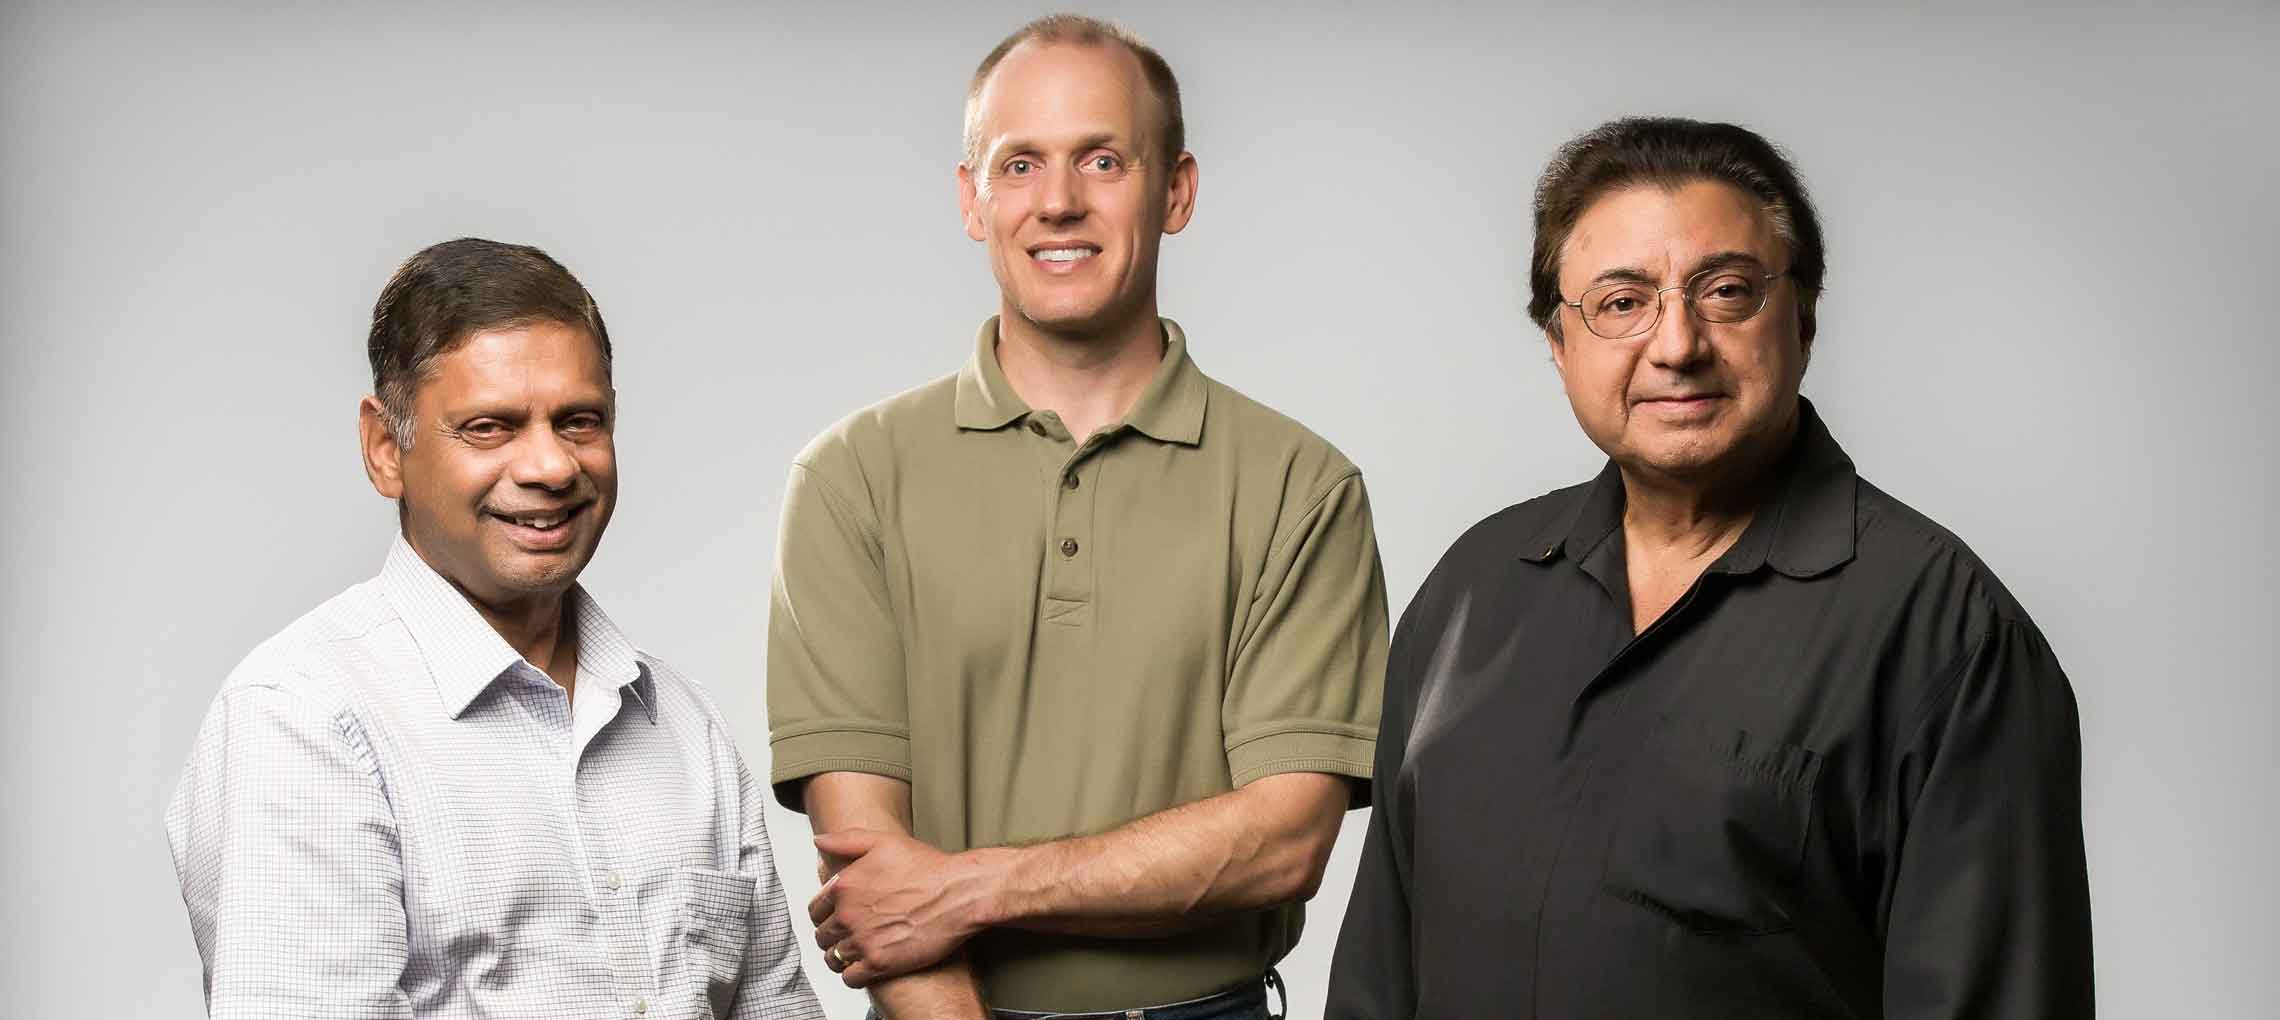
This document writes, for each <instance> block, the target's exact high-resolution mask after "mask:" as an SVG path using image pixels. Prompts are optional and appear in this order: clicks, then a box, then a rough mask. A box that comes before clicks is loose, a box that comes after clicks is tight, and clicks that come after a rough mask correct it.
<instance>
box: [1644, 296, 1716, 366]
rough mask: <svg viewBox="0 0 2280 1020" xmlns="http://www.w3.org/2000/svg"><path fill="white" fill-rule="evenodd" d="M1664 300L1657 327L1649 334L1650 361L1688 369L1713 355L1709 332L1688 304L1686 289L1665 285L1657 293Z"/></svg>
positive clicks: (1647, 355) (1659, 298) (1648, 354)
mask: <svg viewBox="0 0 2280 1020" xmlns="http://www.w3.org/2000/svg"><path fill="white" fill-rule="evenodd" d="M1655 300H1656V301H1658V302H1660V303H1661V307H1660V308H1659V309H1657V311H1658V313H1659V314H1658V315H1657V317H1656V319H1655V328H1654V329H1653V330H1652V331H1651V332H1649V333H1648V334H1647V349H1646V351H1645V354H1646V358H1647V360H1648V361H1650V362H1652V363H1654V364H1655V365H1657V366H1659V367H1662V368H1670V369H1678V370H1682V371H1683V370H1685V369H1686V368H1688V367H1691V366H1693V365H1694V364H1696V363H1697V362H1700V361H1702V360H1703V359H1705V358H1707V357H1708V356H1709V354H1710V343H1709V339H1710V338H1709V334H1708V331H1707V330H1705V329H1704V327H1703V325H1702V320H1700V319H1698V318H1695V316H1694V308H1693V307H1692V306H1691V305H1689V304H1687V301H1686V288H1684V287H1666V288H1664V289H1663V290H1662V291H1660V292H1658V293H1657V294H1656V295H1655Z"/></svg>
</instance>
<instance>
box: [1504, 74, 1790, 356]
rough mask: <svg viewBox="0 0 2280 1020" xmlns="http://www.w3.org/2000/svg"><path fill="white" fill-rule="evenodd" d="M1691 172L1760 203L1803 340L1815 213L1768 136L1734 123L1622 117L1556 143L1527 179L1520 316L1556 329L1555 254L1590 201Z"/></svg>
mask: <svg viewBox="0 0 2280 1020" xmlns="http://www.w3.org/2000/svg"><path fill="white" fill-rule="evenodd" d="M1691 181H1717V182H1720V183H1723V184H1728V185H1732V186H1733V187H1735V188H1738V189H1740V190H1741V191H1742V192H1743V193H1744V194H1747V195H1751V196H1754V197H1756V198H1757V200H1758V201H1759V202H1761V203H1763V204H1764V207H1765V211H1766V215H1767V216H1768V217H1770V218H1771V219H1772V220H1773V232H1774V236H1776V237H1779V238H1781V240H1782V242H1783V243H1785V244H1787V245H1788V246H1789V253H1790V261H1789V277H1790V279H1791V280H1793V281H1795V282H1796V284H1797V286H1798V288H1799V290H1800V294H1799V301H1798V302H1797V314H1798V317H1799V322H1798V328H1799V335H1800V337H1801V339H1803V340H1804V341H1806V342H1808V343H1810V342H1811V341H1812V339H1813V305H1814V300H1813V299H1814V298H1816V297H1818V296H1819V295H1820V293H1821V281H1822V279H1823V277H1824V276H1826V275H1827V273H1828V256H1827V252H1826V251H1825V250H1824V249H1823V247H1822V242H1821V220H1820V218H1819V217H1818V216H1816V215H1814V213H1813V201H1812V199H1811V197H1809V196H1808V195H1807V194H1806V193H1805V182H1804V181H1803V180H1801V179H1800V178H1799V177H1798V174H1797V168H1796V167H1795V166H1792V165H1790V162H1789V159H1788V157H1786V156H1784V155H1783V154H1782V152H1781V150H1780V149H1779V148H1776V147H1775V146H1774V144H1773V143H1772V142H1769V141H1767V140H1765V138H1764V137H1763V136H1761V135H1759V134H1758V133H1757V132H1754V131H1751V130H1749V129H1748V128H1745V127H1741V126H1739V125H1734V124H1718V123H1710V122H1706V121H1699V120H1687V119H1685V118H1682V117H1625V118H1623V119H1621V120H1613V121H1609V122H1607V123H1605V124H1601V125H1600V126H1598V127H1595V128H1592V129H1591V130H1589V131H1586V132H1584V133H1583V134H1581V135H1578V136H1577V137H1576V138H1575V140H1573V141H1571V142H1569V143H1567V144H1566V145H1562V146H1560V149H1559V151H1558V152H1556V153H1554V154H1553V155H1552V161H1551V163H1550V164H1549V165H1547V166H1545V167H1544V176H1543V177H1542V179H1540V180H1538V181H1537V182H1536V249H1535V255H1534V258H1533V259H1532V260H1531V262H1530V265H1529V272H1528V284H1529V290H1530V294H1529V300H1528V315H1529V317H1530V318H1533V319H1535V320H1536V325H1537V326H1539V327H1542V328H1543V330H1544V331H1545V332H1547V333H1549V334H1551V335H1552V337H1553V339H1558V338H1559V337H1560V303H1561V297H1560V260H1561V258H1562V257H1563V256H1564V255H1565V254H1566V249H1567V242H1568V237H1569V235H1571V234H1573V233H1574V231H1575V224H1576V221H1577V220H1579V219H1582V218H1583V213H1584V210H1586V209H1589V208H1590V207H1591V204H1592V203H1593V202H1596V201H1598V200H1599V199H1600V198H1601V197H1602V196H1604V195H1606V194H1608V193H1609V192H1613V191H1620V190H1622V189H1624V188H1627V187H1631V186H1633V185H1639V184H1651V185H1655V186H1657V187H1662V188H1677V187H1679V186H1681V185H1684V184H1687V183H1689V182H1691Z"/></svg>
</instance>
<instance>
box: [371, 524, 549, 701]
mask: <svg viewBox="0 0 2280 1020" xmlns="http://www.w3.org/2000/svg"><path fill="white" fill-rule="evenodd" d="M406 539H407V540H409V541H411V542H412V549H413V551H415V552H418V550H419V542H418V541H417V540H414V539H411V538H410V536H409V534H408V533H407V535H406ZM420 558H421V559H426V560H427V561H428V565H429V566H430V568H433V567H434V565H435V561H434V560H433V559H429V558H428V556H427V554H426V553H420ZM436 573H437V574H439V575H442V577H443V579H444V581H445V582H446V583H449V584H450V585H451V587H452V588H453V589H455V590H457V591H458V592H459V594H460V597H462V598H465V599H466V600H467V604H468V605H470V606H473V607H475V612H476V615H479V616H481V617H482V618H483V622H485V623H488V624H490V625H491V629H492V630H493V631H495V632H497V634H498V635H499V638H500V639H501V640H503V641H505V642H506V643H507V647H509V648H512V649H514V650H515V653H516V654H518V655H521V656H522V657H523V659H524V661H526V662H529V663H530V664H531V665H533V666H537V667H538V668H539V669H540V670H542V671H544V672H545V673H546V675H547V676H548V677H551V678H552V679H553V680H554V682H555V683H557V684H559V685H561V687H562V690H563V692H564V693H565V694H567V695H569V696H571V697H573V698H575V697H576V696H577V683H578V627H577V625H576V624H575V623H573V622H572V621H571V620H570V619H569V614H570V600H569V593H568V592H567V591H558V592H546V593H540V594H534V595H527V596H524V597H522V598H509V599H502V600H498V601H492V600H488V599H485V598H483V597H481V596H479V595H477V594H475V593H474V592H472V591H469V590H467V586H466V585H463V584H460V583H459V581H458V580H456V579H454V578H453V577H452V576H451V575H450V574H447V573H444V572H443V571H441V570H437V571H436Z"/></svg>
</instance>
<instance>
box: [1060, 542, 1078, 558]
mask: <svg viewBox="0 0 2280 1020" xmlns="http://www.w3.org/2000/svg"><path fill="white" fill-rule="evenodd" d="M1076 554H1077V540H1076V539H1073V538H1064V539H1062V540H1061V555H1063V556H1075V555H1076Z"/></svg>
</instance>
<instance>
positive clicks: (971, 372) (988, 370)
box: [952, 315, 1211, 446]
mask: <svg viewBox="0 0 2280 1020" xmlns="http://www.w3.org/2000/svg"><path fill="white" fill-rule="evenodd" d="M1157 321H1158V322H1160V323H1162V324H1163V328H1164V358H1163V361H1161V362H1160V363H1158V365H1157V366H1156V374H1155V375H1154V376H1153V377H1151V378H1150V379H1149V380H1148V387H1147V389H1144V390H1142V391H1140V397H1139V399H1138V400H1135V401H1133V404H1132V410H1131V411H1129V412H1127V413H1126V414H1125V416H1124V422H1123V424H1125V425H1128V426H1130V427H1131V428H1132V429H1133V430H1134V431H1136V432H1139V433H1141V434H1143V435H1146V436H1148V437H1150V438H1153V439H1156V440H1158V441H1161V442H1166V443H1179V444H1182V445H1185V446H1194V445H1196V444H1197V443H1200V442H1202V441H1203V416H1204V410H1205V408H1206V406H1207V405H1208V404H1209V403H1210V390H1211V387H1210V384H1209V382H1208V381H1207V380H1205V379H1204V377H1203V371H1202V370H1201V369H1199V368H1197V367H1195V362H1194V361H1193V360H1191V359H1190V358H1189V357H1188V353H1187V334H1186V333H1185V332H1183V331H1182V330H1181V329H1180V326H1179V323H1176V322H1173V321H1172V320H1170V319H1158V320H1157ZM997 343H998V317H997V316H994V315H993V316H990V318H989V320H988V321H986V322H984V323H982V328H981V330H980V331H979V333H978V334H977V335H976V336H975V338H974V355H973V357H972V358H970V359H968V360H967V362H966V365H965V367H964V368H961V369H959V371H958V388H957V394H956V397H955V398H954V400H953V402H952V417H953V418H954V419H955V420H956V422H957V424H958V427H959V428H962V429H981V430H985V431H987V430H993V429H1000V428H1004V427H1005V426H1006V425H1008V424H1010V423H1012V422H1015V421H1018V420H1020V419H1021V417H1022V416H1023V415H1026V414H1029V413H1030V411H1031V408H1030V406H1029V405H1028V404H1026V403H1024V402H1023V401H1022V399H1021V398H1020V397H1019V396H1017V395H1015V394H1014V392H1013V386H1012V384H1010V383H1008V382H1006V379H1005V370H1004V369H1003V368H1002V367H1000V366H999V365H998V359H997Z"/></svg>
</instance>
